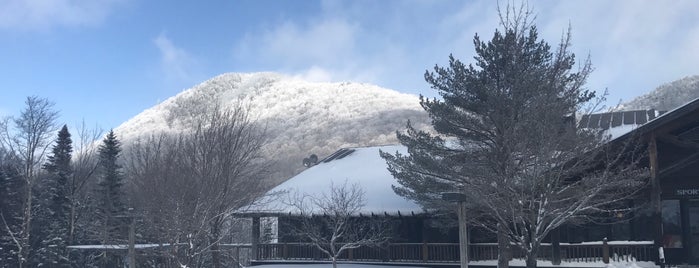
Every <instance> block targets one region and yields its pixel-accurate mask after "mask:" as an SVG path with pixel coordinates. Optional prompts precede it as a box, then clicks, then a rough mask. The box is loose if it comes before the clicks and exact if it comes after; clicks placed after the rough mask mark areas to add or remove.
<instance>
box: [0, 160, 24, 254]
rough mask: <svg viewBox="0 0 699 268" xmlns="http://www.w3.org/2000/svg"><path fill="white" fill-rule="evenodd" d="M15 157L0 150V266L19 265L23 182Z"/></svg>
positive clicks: (18, 162) (19, 164)
mask: <svg viewBox="0 0 699 268" xmlns="http://www.w3.org/2000/svg"><path fill="white" fill-rule="evenodd" d="M20 167H21V163H20V161H19V159H18V158H17V157H14V156H13V155H12V154H10V153H7V152H5V151H3V150H2V148H0V266H2V267H10V266H12V265H14V264H16V263H19V260H18V259H17V256H18V250H19V248H18V244H19V239H20V237H18V236H17V234H19V233H20V230H21V228H22V206H23V204H22V202H23V195H22V193H23V192H24V191H25V188H26V187H25V183H24V182H25V181H24V179H22V176H21V175H20V173H19V169H20ZM8 229H9V232H8Z"/></svg>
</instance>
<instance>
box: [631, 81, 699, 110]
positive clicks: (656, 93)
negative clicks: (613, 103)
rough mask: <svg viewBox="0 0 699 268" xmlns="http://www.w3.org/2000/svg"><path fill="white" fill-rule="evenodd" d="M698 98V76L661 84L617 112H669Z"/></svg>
mask: <svg viewBox="0 0 699 268" xmlns="http://www.w3.org/2000/svg"><path fill="white" fill-rule="evenodd" d="M696 98H699V75H695V76H688V77H685V78H682V79H679V80H676V81H673V82H670V83H666V84H663V85H661V86H659V87H657V88H656V89H655V90H653V91H651V92H649V93H647V94H644V95H641V96H638V97H636V98H635V99H633V100H631V101H629V102H626V103H624V104H622V105H620V107H618V110H626V111H630V110H649V109H655V110H658V111H669V110H672V109H674V108H677V107H679V106H682V105H683V104H685V103H687V102H689V101H691V100H694V99H696Z"/></svg>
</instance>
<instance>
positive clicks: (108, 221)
mask: <svg viewBox="0 0 699 268" xmlns="http://www.w3.org/2000/svg"><path fill="white" fill-rule="evenodd" d="M98 152H99V182H98V185H97V191H98V192H97V193H96V196H97V199H98V200H97V202H98V205H97V214H98V219H99V224H100V236H101V237H100V238H99V239H100V241H101V242H102V244H104V245H107V244H114V243H119V242H124V240H125V238H126V234H125V232H124V230H125V227H126V224H127V222H126V220H125V218H124V216H125V213H126V205H125V202H124V199H125V196H124V191H123V186H124V181H123V176H122V173H121V165H119V163H118V161H119V155H120V153H121V144H120V142H119V140H117V137H116V135H115V134H114V131H113V130H112V131H109V133H107V136H106V137H105V138H104V140H103V141H102V144H101V145H100V147H99V150H98ZM103 254H104V255H103V263H102V264H103V266H108V265H110V261H111V260H110V257H109V256H108V255H107V252H104V253H103Z"/></svg>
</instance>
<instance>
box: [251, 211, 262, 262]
mask: <svg viewBox="0 0 699 268" xmlns="http://www.w3.org/2000/svg"><path fill="white" fill-rule="evenodd" d="M251 228H252V230H251V234H252V237H251V238H252V241H251V248H250V252H251V254H252V259H253V260H257V258H258V257H259V256H258V255H257V254H258V250H259V246H260V217H258V216H255V217H252V227H251Z"/></svg>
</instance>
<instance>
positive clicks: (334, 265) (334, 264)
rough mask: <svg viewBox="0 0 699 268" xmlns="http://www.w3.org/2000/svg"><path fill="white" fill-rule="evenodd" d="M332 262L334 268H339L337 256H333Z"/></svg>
mask: <svg viewBox="0 0 699 268" xmlns="http://www.w3.org/2000/svg"><path fill="white" fill-rule="evenodd" d="M332 260H333V268H337V258H336V257H335V256H333V257H332Z"/></svg>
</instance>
